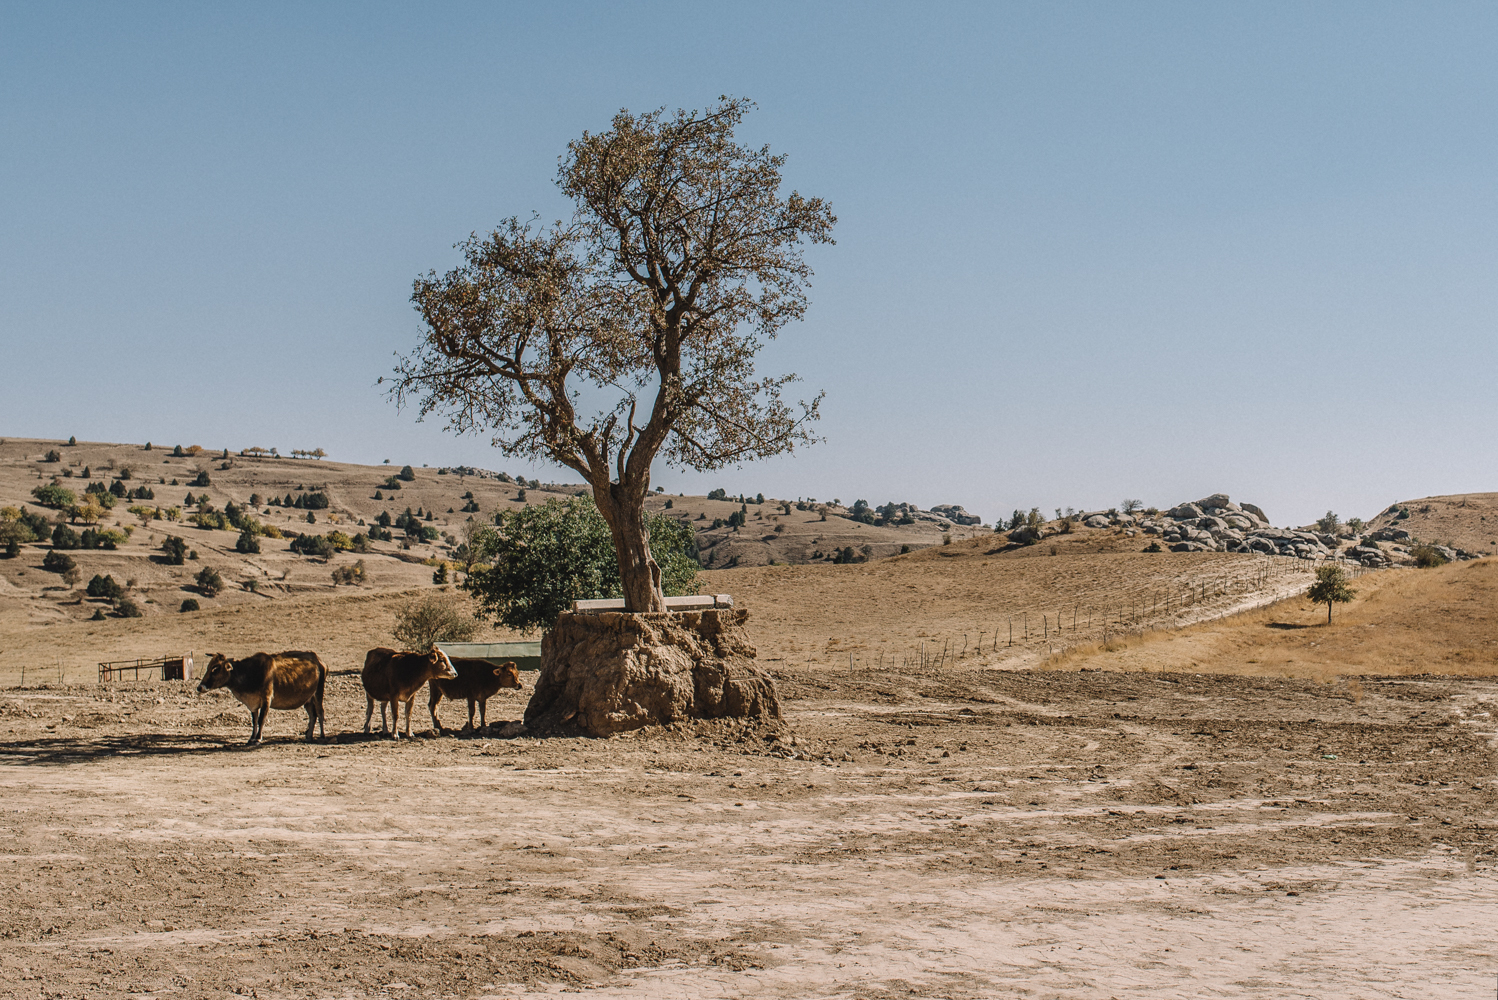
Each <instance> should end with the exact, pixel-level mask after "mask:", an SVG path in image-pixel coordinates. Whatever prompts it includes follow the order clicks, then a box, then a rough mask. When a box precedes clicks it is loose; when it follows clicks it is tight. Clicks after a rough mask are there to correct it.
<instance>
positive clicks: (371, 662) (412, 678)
mask: <svg viewBox="0 0 1498 1000" xmlns="http://www.w3.org/2000/svg"><path fill="white" fill-rule="evenodd" d="M457 676H458V672H457V671H456V670H454V669H453V665H452V661H451V660H449V659H448V658H447V654H446V653H444V652H443V651H442V650H440V649H433V650H432V651H431V652H428V653H398V652H396V651H395V650H393V649H389V648H387V647H385V646H379V647H377V648H375V649H371V650H370V651H369V652H368V653H366V654H365V655H364V674H363V680H364V697H365V698H366V699H367V700H368V703H369V704H368V708H367V710H366V711H365V713H364V731H365V732H366V733H367V732H369V720H370V719H371V718H373V717H374V707H375V702H379V703H380V731H381V732H384V731H385V706H386V705H387V704H388V705H389V706H390V735H391V736H392V737H393V738H395V739H400V707H401V705H402V704H404V705H405V706H406V735H407V736H410V735H411V702H413V701H415V700H416V692H417V691H420V690H421V688H422V685H424V684H426V682H427V681H429V680H431V679H432V678H434V677H441V678H443V679H445V680H451V679H452V678H455V677H457Z"/></svg>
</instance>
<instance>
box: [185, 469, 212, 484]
mask: <svg viewBox="0 0 1498 1000" xmlns="http://www.w3.org/2000/svg"><path fill="white" fill-rule="evenodd" d="M187 485H188V486H212V485H213V480H212V479H209V478H208V470H207V469H204V470H203V471H202V472H200V473H198V474H197V476H196V477H194V478H192V479H189V480H188V481H187Z"/></svg>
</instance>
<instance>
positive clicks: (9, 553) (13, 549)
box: [5, 538, 21, 559]
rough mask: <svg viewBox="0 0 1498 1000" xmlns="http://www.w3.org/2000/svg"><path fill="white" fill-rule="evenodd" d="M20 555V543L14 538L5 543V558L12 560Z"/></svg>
mask: <svg viewBox="0 0 1498 1000" xmlns="http://www.w3.org/2000/svg"><path fill="white" fill-rule="evenodd" d="M20 554H21V543H20V542H18V541H16V540H15V539H14V538H12V539H10V540H9V541H7V542H6V543H5V558H7V559H14V558H15V557H16V556H18V555H20Z"/></svg>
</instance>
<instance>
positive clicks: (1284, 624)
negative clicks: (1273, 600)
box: [1264, 622, 1315, 629]
mask: <svg viewBox="0 0 1498 1000" xmlns="http://www.w3.org/2000/svg"><path fill="white" fill-rule="evenodd" d="M1264 627H1265V628H1278V629H1293V628H1314V627H1315V626H1312V625H1298V624H1296V623H1295V622H1268V623H1267V624H1265V626H1264Z"/></svg>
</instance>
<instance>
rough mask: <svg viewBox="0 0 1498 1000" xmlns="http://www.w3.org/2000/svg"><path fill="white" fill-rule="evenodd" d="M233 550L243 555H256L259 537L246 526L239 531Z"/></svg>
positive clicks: (258, 547)
mask: <svg viewBox="0 0 1498 1000" xmlns="http://www.w3.org/2000/svg"><path fill="white" fill-rule="evenodd" d="M234 551H235V552H240V553H243V554H244V555H258V554H259V553H260V539H258V538H256V537H255V533H254V532H253V531H251V530H250V529H248V528H246V529H244V530H243V531H241V532H240V533H239V540H238V541H236V542H235V543H234Z"/></svg>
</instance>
